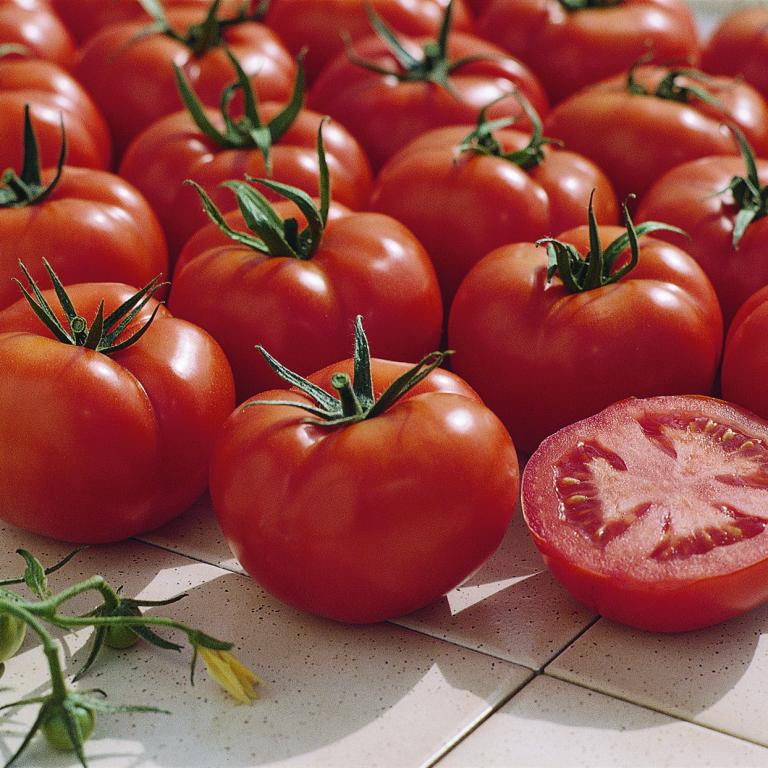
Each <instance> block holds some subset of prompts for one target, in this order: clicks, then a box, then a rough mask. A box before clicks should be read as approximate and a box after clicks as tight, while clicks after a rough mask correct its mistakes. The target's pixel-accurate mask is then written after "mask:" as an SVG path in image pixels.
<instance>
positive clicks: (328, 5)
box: [266, 0, 473, 82]
mask: <svg viewBox="0 0 768 768" xmlns="http://www.w3.org/2000/svg"><path fill="white" fill-rule="evenodd" d="M371 5H372V7H373V9H374V10H375V11H376V13H377V14H378V15H379V16H380V17H381V18H382V19H383V20H384V22H385V23H386V24H387V25H388V26H389V27H391V28H392V29H393V30H394V31H395V32H401V33H402V34H404V35H410V36H412V37H423V36H427V35H432V36H433V37H435V38H436V37H437V35H438V32H439V29H440V24H441V22H442V20H443V15H444V13H445V7H446V5H447V0H417V2H415V3H414V2H409V1H408V0H374V1H373V2H372V3H371ZM299 18H300V19H301V24H297V23H296V19H299ZM266 23H267V24H268V25H269V26H270V27H271V28H272V29H274V30H275V32H277V33H278V34H279V35H280V37H281V38H282V39H283V40H284V41H285V44H286V45H287V46H288V48H289V49H290V50H291V51H292V52H293V54H294V55H296V54H298V52H299V51H300V50H301V49H302V48H304V47H306V48H307V57H306V59H305V65H306V69H307V78H308V80H309V81H310V82H312V81H313V80H314V79H315V78H316V77H317V75H318V74H319V73H320V71H321V70H322V69H323V67H324V66H325V65H326V64H328V62H329V61H331V59H333V58H334V57H335V56H337V55H338V54H340V53H342V52H343V51H344V39H343V38H342V36H341V32H345V33H346V34H348V35H349V39H351V40H353V41H354V40H359V39H360V38H361V37H367V36H368V35H370V34H371V32H372V29H371V24H370V21H369V20H368V16H367V14H366V12H365V7H364V6H363V4H362V3H360V2H359V0H325V2H323V3H317V2H314V0H273V2H271V3H270V7H269V12H268V14H267V18H266ZM472 27H473V23H472V19H471V16H470V14H469V12H468V10H467V7H466V4H465V2H464V0H454V3H453V17H452V22H451V28H452V29H456V30H459V31H462V32H471V31H472Z"/></svg>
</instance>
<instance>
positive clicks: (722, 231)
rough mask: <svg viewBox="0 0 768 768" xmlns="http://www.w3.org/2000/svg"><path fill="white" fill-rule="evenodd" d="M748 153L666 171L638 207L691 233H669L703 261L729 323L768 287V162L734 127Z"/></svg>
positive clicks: (665, 234)
mask: <svg viewBox="0 0 768 768" xmlns="http://www.w3.org/2000/svg"><path fill="white" fill-rule="evenodd" d="M732 130H734V132H735V134H736V136H737V138H738V141H739V144H740V146H741V151H742V157H741V158H738V157H733V156H726V155H715V156H712V157H703V158H701V159H699V160H692V161H690V162H688V163H683V164H682V165H678V166H677V167H675V168H673V169H672V170H671V171H668V172H667V173H665V174H664V175H663V176H662V177H661V178H660V179H659V180H658V181H657V182H656V183H655V184H654V185H653V186H652V187H651V188H650V189H649V190H648V192H647V193H646V194H645V196H644V197H643V199H642V200H641V201H640V204H639V207H638V216H639V217H640V218H642V219H660V220H662V221H667V222H669V223H670V224H674V225H675V226H678V227H680V228H681V229H682V230H683V231H684V232H685V233H686V235H687V236H682V235H679V234H675V233H674V232H663V233H660V234H659V235H658V236H659V237H660V238H661V239H663V240H668V241H669V242H670V243H674V244H675V245H678V246H680V247H681V248H683V249H684V250H685V251H686V252H687V253H689V254H690V255H691V256H693V258H694V259H696V261H698V262H699V264H701V266H702V267H703V268H704V271H705V272H706V273H707V276H708V277H709V279H710V280H711V281H712V285H713V286H714V288H715V291H716V292H717V297H718V299H719V300H720V306H721V307H722V309H723V317H724V320H725V323H726V326H727V325H728V324H729V323H730V321H731V319H732V318H733V316H734V314H735V313H736V311H737V310H738V309H739V307H740V306H741V305H742V304H743V303H744V302H745V301H746V300H747V298H748V297H749V296H751V295H752V294H753V293H754V292H755V291H756V290H757V289H758V288H761V287H762V286H764V285H768V263H767V262H766V258H765V253H766V249H768V219H767V218H765V216H766V212H768V209H766V201H767V200H768V190H767V187H768V160H756V159H755V156H754V154H753V152H752V149H751V148H750V147H749V144H748V143H747V141H746V139H745V138H744V136H743V135H742V134H741V132H740V131H739V130H738V129H737V128H733V129H732Z"/></svg>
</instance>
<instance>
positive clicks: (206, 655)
mask: <svg viewBox="0 0 768 768" xmlns="http://www.w3.org/2000/svg"><path fill="white" fill-rule="evenodd" d="M197 650H198V652H199V653H200V656H201V657H202V659H203V661H204V662H205V666H206V668H207V669H208V674H209V675H210V676H211V677H212V678H213V679H214V680H215V681H216V682H217V683H218V684H219V685H220V686H221V687H222V688H223V689H224V690H225V691H227V693H229V694H230V695H231V696H233V697H234V698H235V699H237V700H238V701H239V702H240V703H241V704H249V703H250V702H251V701H252V700H253V699H256V698H258V693H257V692H256V686H257V685H262V684H263V681H262V680H261V679H260V678H259V677H257V676H256V675H255V674H254V673H253V672H251V670H250V669H248V667H246V666H245V665H244V664H241V663H240V662H239V661H238V660H237V659H236V658H235V657H234V656H233V655H232V654H231V653H230V652H229V651H216V650H213V649H212V648H205V647H204V646H198V649H197Z"/></svg>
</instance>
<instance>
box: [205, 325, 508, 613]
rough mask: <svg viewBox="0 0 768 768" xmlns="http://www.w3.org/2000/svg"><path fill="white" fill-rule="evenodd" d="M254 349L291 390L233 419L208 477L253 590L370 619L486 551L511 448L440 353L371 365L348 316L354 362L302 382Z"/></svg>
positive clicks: (495, 529) (399, 608)
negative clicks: (254, 585)
mask: <svg viewBox="0 0 768 768" xmlns="http://www.w3.org/2000/svg"><path fill="white" fill-rule="evenodd" d="M264 354H265V356H266V357H267V359H268V360H270V364H271V365H272V366H274V367H275V369H276V370H277V371H278V372H279V373H280V375H281V376H283V377H284V379H285V380H286V381H287V383H290V384H292V385H294V388H293V389H290V390H287V391H286V390H271V391H268V392H264V393H261V394H260V395H259V396H258V399H253V400H250V401H248V403H247V404H246V405H245V406H243V407H242V408H238V409H237V410H236V411H235V412H234V413H233V414H232V416H231V417H230V418H229V420H228V421H227V423H226V424H225V426H224V429H223V430H222V432H221V435H220V437H219V440H218V442H217V444H216V447H215V450H214V455H213V459H212V462H211V480H210V487H211V498H212V500H213V506H214V510H215V512H216V515H217V517H218V519H219V523H220V524H221V527H222V530H223V532H224V535H225V537H226V538H227V541H228V542H229V545H230V547H231V548H232V551H233V553H234V554H235V556H236V557H237V558H238V560H240V562H241V563H242V565H243V567H244V568H245V569H246V570H247V571H248V572H249V573H250V574H251V575H252V576H253V577H254V578H255V579H256V580H257V581H258V582H259V583H260V584H261V585H262V586H264V588H265V589H267V590H268V591H269V592H271V593H272V594H273V595H275V596H276V597H277V598H279V599H280V600H282V601H284V602H286V603H288V604H290V605H292V606H294V607H296V608H299V609H300V610H304V611H308V612H310V613H314V614H318V615H321V616H327V617H329V618H332V619H336V620H338V621H345V622H351V623H364V622H374V621H382V620H385V619H391V618H394V617H396V616H400V615H402V614H405V613H408V612H410V611H414V610H416V609H417V608H420V607H422V606H424V605H426V604H428V603H430V602H432V601H434V600H436V599H437V598H439V597H440V596H441V595H443V594H444V593H445V592H447V591H448V590H450V589H452V588H453V587H455V586H456V585H457V584H459V583H460V582H461V581H463V580H464V579H465V578H466V577H467V576H469V575H470V574H471V573H472V572H473V571H474V570H476V569H477V568H478V567H479V566H480V565H481V564H482V563H483V562H484V560H485V559H486V558H487V557H489V556H490V555H491V553H492V552H493V551H494V550H495V549H496V547H497V546H498V545H499V543H500V542H501V539H502V537H503V536H504V532H505V530H506V528H507V526H508V524H509V521H510V519H511V517H512V514H513V511H514V508H515V505H516V503H517V498H518V463H517V455H516V453H515V448H514V445H513V444H512V441H511V440H510V438H509V435H508V434H507V432H506V430H505V429H504V427H503V426H502V424H501V422H499V420H498V419H497V418H496V416H494V414H493V413H492V412H491V411H490V410H488V409H487V408H486V407H485V406H484V405H483V404H482V403H481V402H480V400H479V399H478V398H477V396H476V395H475V393H474V392H472V390H471V389H470V388H469V387H467V385H466V384H464V383H463V382H462V381H461V380H459V379H457V378H456V377H455V376H453V375H451V374H450V373H448V372H446V371H440V370H439V369H438V368H437V366H438V365H439V364H440V363H441V362H442V360H443V354H442V353H433V354H431V355H428V356H426V357H425V358H423V359H422V360H421V361H420V362H419V363H418V364H417V365H416V366H413V367H411V366H409V365H407V364H404V363H395V362H391V361H386V360H380V359H376V358H374V359H371V358H370V354H369V351H368V344H367V341H366V339H365V334H364V332H363V330H362V325H361V323H360V322H359V320H358V322H357V323H356V328H355V354H354V359H353V360H345V361H344V362H342V363H338V364H335V365H332V366H330V367H328V368H326V369H324V370H322V371H319V372H317V373H315V374H313V375H312V376H311V377H310V379H309V380H304V379H302V378H301V377H299V376H297V375H296V374H295V373H293V372H291V371H288V370H287V369H285V367H284V366H281V365H280V364H279V363H277V362H276V361H275V360H274V358H272V357H271V355H267V354H266V352H265V353H264ZM350 379H351V380H350ZM257 403H258V404H257ZM307 411H309V421H308V419H307V417H308V414H307Z"/></svg>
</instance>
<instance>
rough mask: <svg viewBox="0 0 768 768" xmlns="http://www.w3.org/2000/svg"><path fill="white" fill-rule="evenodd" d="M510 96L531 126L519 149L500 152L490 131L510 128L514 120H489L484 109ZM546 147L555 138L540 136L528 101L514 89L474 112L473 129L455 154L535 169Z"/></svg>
mask: <svg viewBox="0 0 768 768" xmlns="http://www.w3.org/2000/svg"><path fill="white" fill-rule="evenodd" d="M510 95H512V96H514V97H515V99H517V101H518V103H519V104H520V106H521V107H522V109H523V112H525V114H526V115H527V117H528V119H529V120H530V122H531V125H532V126H533V130H532V132H531V139H530V141H529V142H528V144H527V145H526V146H525V147H523V148H522V149H517V150H515V151H514V152H504V150H503V149H502V147H501V144H499V142H498V141H497V140H496V138H495V136H494V135H493V134H494V131H499V130H502V129H503V128H508V127H510V126H511V125H514V123H515V118H513V117H503V118H500V119H499V120H489V119H488V110H489V109H490V108H491V107H492V106H493V105H494V104H496V103H497V102H499V101H501V100H502V99H506V98H507V97H508V96H510ZM547 144H558V145H560V144H561V142H560V141H559V140H558V139H550V138H548V137H546V136H544V133H543V126H542V123H541V118H540V117H539V114H538V113H537V112H536V110H535V109H534V108H533V105H532V104H531V102H530V101H528V99H527V98H526V97H525V96H524V95H523V94H522V93H521V92H520V91H519V90H517V89H515V90H514V91H512V93H511V94H503V95H501V96H499V97H498V98H496V99H494V100H493V101H491V102H490V103H488V104H486V105H485V106H484V107H483V108H482V109H481V110H480V112H479V113H478V116H477V127H476V128H475V130H474V131H472V132H471V133H469V134H468V135H467V136H466V137H465V138H464V139H463V140H462V142H461V144H459V146H458V147H457V148H456V152H457V154H458V155H460V154H463V153H464V152H473V153H475V154H477V155H486V156H489V157H498V158H501V159H502V160H508V161H509V162H510V163H513V164H514V165H517V166H519V167H520V168H523V169H526V170H527V169H529V168H535V167H536V166H537V165H539V164H541V163H542V162H543V161H544V146H545V145H547Z"/></svg>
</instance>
